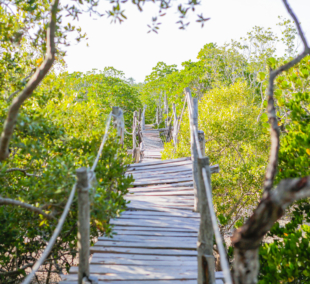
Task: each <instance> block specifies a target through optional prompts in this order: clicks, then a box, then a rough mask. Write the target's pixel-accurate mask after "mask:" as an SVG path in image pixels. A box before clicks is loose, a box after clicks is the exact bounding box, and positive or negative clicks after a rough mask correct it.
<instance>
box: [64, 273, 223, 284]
mask: <svg viewBox="0 0 310 284" xmlns="http://www.w3.org/2000/svg"><path fill="white" fill-rule="evenodd" d="M72 275H73V274H72ZM70 276H71V275H70ZM138 283H139V284H197V280H186V279H185V280H154V281H152V280H146V281H143V280H142V281H141V280H140V281H139V282H138ZM59 284H78V282H77V280H68V281H61V282H59ZM98 284H125V283H124V281H113V280H105V281H99V282H98ZM126 284H137V281H135V280H133V281H131V280H126ZM215 284H224V282H223V281H222V280H220V279H216V283H215Z"/></svg>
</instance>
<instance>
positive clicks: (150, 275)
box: [69, 264, 197, 280]
mask: <svg viewBox="0 0 310 284" xmlns="http://www.w3.org/2000/svg"><path fill="white" fill-rule="evenodd" d="M89 268H90V273H91V274H94V275H95V274H98V275H104V276H105V278H103V279H114V280H125V279H132V280H134V279H135V280H139V279H141V280H146V279H163V280H164V279H171V280H173V279H179V280H181V279H183V278H185V279H195V278H196V277H197V276H196V275H197V267H195V266H185V267H182V269H180V267H176V266H169V267H164V266H154V267H152V266H134V265H130V266H129V265H128V266H125V265H100V264H92V265H90V267H89ZM69 273H70V274H76V273H78V267H71V269H70V271H69ZM125 277H126V278H125ZM99 279H102V278H100V277H99Z"/></svg>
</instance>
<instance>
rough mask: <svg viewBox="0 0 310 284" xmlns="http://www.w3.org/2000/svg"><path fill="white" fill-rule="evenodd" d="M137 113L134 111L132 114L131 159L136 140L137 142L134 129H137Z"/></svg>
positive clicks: (133, 156) (133, 155)
mask: <svg viewBox="0 0 310 284" xmlns="http://www.w3.org/2000/svg"><path fill="white" fill-rule="evenodd" d="M137 116H138V114H137V111H134V113H133V124H132V149H133V151H132V158H135V149H136V147H137V145H136V143H137V142H136V140H137V137H136V127H137Z"/></svg>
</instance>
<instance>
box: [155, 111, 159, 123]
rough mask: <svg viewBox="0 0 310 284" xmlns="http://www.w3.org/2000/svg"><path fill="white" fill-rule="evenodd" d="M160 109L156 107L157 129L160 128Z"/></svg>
mask: <svg viewBox="0 0 310 284" xmlns="http://www.w3.org/2000/svg"><path fill="white" fill-rule="evenodd" d="M158 112H159V108H158V107H156V117H155V124H156V125H157V127H158V125H159V117H158V116H159V113H158Z"/></svg>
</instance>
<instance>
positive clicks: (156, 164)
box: [127, 160, 191, 172]
mask: <svg viewBox="0 0 310 284" xmlns="http://www.w3.org/2000/svg"><path fill="white" fill-rule="evenodd" d="M160 162H162V161H158V162H149V163H148V164H150V165H145V163H141V164H137V165H140V166H139V167H137V166H134V167H131V168H128V169H127V172H133V171H134V172H137V171H146V170H150V169H164V168H171V167H178V166H184V165H190V164H191V161H190V160H184V161H180V162H170V163H160Z"/></svg>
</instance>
